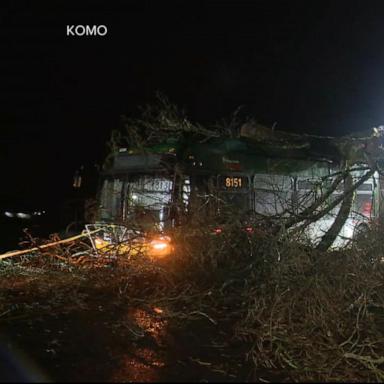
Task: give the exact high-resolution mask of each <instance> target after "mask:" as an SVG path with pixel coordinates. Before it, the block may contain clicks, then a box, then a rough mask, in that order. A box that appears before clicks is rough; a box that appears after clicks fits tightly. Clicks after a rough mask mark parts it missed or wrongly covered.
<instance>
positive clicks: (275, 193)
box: [253, 174, 292, 216]
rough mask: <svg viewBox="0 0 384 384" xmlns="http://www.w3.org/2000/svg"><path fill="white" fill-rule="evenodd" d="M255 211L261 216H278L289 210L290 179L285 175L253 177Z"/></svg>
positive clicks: (290, 198) (259, 175)
mask: <svg viewBox="0 0 384 384" xmlns="http://www.w3.org/2000/svg"><path fill="white" fill-rule="evenodd" d="M253 185H254V189H255V192H254V200H255V211H256V212H257V213H260V214H263V215H269V216H273V215H280V214H282V213H283V212H288V211H290V210H291V205H292V178H291V177H290V176H285V175H268V174H258V175H255V176H254V180H253Z"/></svg>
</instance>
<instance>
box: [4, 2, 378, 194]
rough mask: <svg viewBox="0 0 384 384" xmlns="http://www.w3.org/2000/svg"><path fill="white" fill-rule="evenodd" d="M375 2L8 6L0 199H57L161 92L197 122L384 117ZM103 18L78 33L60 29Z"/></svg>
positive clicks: (350, 121) (318, 129)
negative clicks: (94, 29) (92, 30)
mask: <svg viewBox="0 0 384 384" xmlns="http://www.w3.org/2000/svg"><path fill="white" fill-rule="evenodd" d="M380 4H381V2H373V1H355V2H351V1H348V2H347V1H345V2H344V1H324V0H322V1H307V2H304V1H300V2H296V1H257V0H254V1H242V0H239V1H205V2H199V1H193V2H192V1H191V2H184V1H180V2H172V3H171V2H164V1H155V0H152V1H136V2H132V1H131V2H130V1H121V2H117V1H115V2H113V1H105V2H101V1H92V2H90V1H77V2H69V1H65V2H61V1H51V2H44V3H43V2H36V1H33V2H32V1H31V2H26V1H25V2H23V1H8V2H7V1H2V2H1V5H0V42H1V50H0V144H1V159H2V182H1V186H2V188H1V193H0V197H1V198H3V197H12V198H14V199H22V200H31V201H33V200H50V201H56V200H57V201H60V199H63V198H64V196H65V195H66V193H67V192H68V191H69V190H70V188H71V183H72V175H73V172H74V171H75V169H76V168H77V167H79V166H80V165H81V164H92V163H93V162H95V161H98V162H100V161H101V160H102V156H103V155H104V153H105V152H104V150H105V141H106V140H107V138H108V137H109V133H110V131H111V129H114V128H117V127H118V125H119V120H120V115H122V114H127V115H131V114H135V113H136V111H137V107H138V106H139V105H142V104H144V103H148V102H151V101H153V100H154V96H155V92H156V91H158V90H159V91H161V92H163V93H164V94H166V95H167V96H168V97H169V99H170V100H171V101H172V102H175V103H176V104H178V105H180V107H184V108H185V109H186V111H187V114H188V115H189V117H190V118H191V119H192V120H193V121H196V122H200V123H203V124H204V123H209V122H213V121H215V120H219V119H222V118H225V117H229V116H230V114H231V113H232V112H233V111H234V110H235V109H236V108H237V107H238V106H240V105H242V106H244V107H243V112H242V113H243V114H244V115H252V116H254V117H255V118H256V119H257V120H258V121H260V122H261V123H264V124H266V125H269V126H271V125H272V124H273V123H274V122H277V126H276V127H277V129H280V130H286V131H292V132H293V131H294V132H305V133H313V134H326V135H335V136H337V135H343V134H347V133H352V132H355V131H359V130H365V129H368V128H371V127H373V126H377V125H380V124H384V71H383V69H384V5H380ZM71 24H75V25H76V24H82V25H87V24H88V25H94V24H97V25H100V24H103V25H106V26H107V28H108V34H107V35H106V36H104V37H100V36H93V37H87V36H83V37H77V36H75V37H71V36H69V37H68V36H67V35H66V25H71Z"/></svg>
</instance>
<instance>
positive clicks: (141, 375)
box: [109, 308, 167, 382]
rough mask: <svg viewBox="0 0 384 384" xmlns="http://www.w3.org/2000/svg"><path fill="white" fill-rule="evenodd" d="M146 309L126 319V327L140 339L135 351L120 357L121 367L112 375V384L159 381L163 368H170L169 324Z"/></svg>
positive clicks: (132, 313) (137, 310)
mask: <svg viewBox="0 0 384 384" xmlns="http://www.w3.org/2000/svg"><path fill="white" fill-rule="evenodd" d="M159 312H160V313H161V312H162V310H161V309H160V308H157V310H156V309H155V310H154V312H153V313H152V314H150V313H148V312H147V311H144V310H143V309H134V310H132V311H129V312H128V314H127V316H126V327H127V329H128V330H129V331H130V332H131V333H132V335H133V337H136V338H137V339H138V340H140V344H141V345H140V346H139V345H137V346H136V348H135V349H134V350H130V351H127V353H126V354H125V355H123V356H121V357H120V359H119V361H120V366H119V368H117V369H116V371H115V372H114V373H113V374H112V376H111V378H110V380H109V381H125V382H126V381H134V382H156V381H159V380H160V377H159V368H164V367H165V366H166V360H167V356H166V350H165V347H166V340H165V339H166V334H167V329H166V327H167V321H166V320H164V319H160V318H158V316H156V313H159Z"/></svg>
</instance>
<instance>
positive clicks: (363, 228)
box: [353, 223, 369, 241]
mask: <svg viewBox="0 0 384 384" xmlns="http://www.w3.org/2000/svg"><path fill="white" fill-rule="evenodd" d="M368 230H369V226H368V224H365V223H363V224H360V225H358V226H357V227H356V228H355V230H354V233H353V239H354V240H356V241H361V240H364V239H366V238H367V235H368Z"/></svg>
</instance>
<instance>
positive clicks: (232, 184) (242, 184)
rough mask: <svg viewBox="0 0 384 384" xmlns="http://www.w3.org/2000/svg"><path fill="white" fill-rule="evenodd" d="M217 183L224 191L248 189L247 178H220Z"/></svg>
mask: <svg viewBox="0 0 384 384" xmlns="http://www.w3.org/2000/svg"><path fill="white" fill-rule="evenodd" d="M219 183H220V186H221V187H224V188H226V189H243V188H248V178H247V177H244V176H220V180H219Z"/></svg>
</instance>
